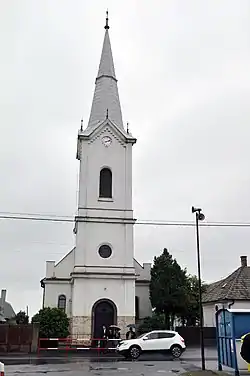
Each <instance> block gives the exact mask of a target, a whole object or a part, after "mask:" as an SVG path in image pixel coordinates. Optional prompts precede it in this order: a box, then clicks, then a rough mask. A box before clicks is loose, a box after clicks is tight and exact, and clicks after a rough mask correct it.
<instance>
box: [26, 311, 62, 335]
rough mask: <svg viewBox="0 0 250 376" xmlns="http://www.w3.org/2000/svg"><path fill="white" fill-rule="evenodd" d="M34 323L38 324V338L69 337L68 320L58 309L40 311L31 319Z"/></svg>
mask: <svg viewBox="0 0 250 376" xmlns="http://www.w3.org/2000/svg"><path fill="white" fill-rule="evenodd" d="M34 322H39V324H40V329H39V335H40V338H66V337H67V336H68V335H69V319H68V317H67V315H66V313H65V312H64V311H63V310H61V309H60V308H49V307H46V308H43V309H40V311H39V312H38V313H37V314H36V315H35V316H33V318H32V323H34Z"/></svg>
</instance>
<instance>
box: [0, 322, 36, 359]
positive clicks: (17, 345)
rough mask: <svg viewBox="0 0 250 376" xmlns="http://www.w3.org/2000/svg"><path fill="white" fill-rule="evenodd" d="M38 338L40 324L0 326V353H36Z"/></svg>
mask: <svg viewBox="0 0 250 376" xmlns="http://www.w3.org/2000/svg"><path fill="white" fill-rule="evenodd" d="M38 338H39V324H27V325H8V324H0V352H5V353H6V352H7V353H8V352H22V353H31V352H34V353H35V352H36V351H37V346H38Z"/></svg>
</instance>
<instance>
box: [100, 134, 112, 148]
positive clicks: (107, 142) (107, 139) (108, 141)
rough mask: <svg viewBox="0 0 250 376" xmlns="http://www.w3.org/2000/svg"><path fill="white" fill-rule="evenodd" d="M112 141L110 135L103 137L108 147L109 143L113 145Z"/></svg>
mask: <svg viewBox="0 0 250 376" xmlns="http://www.w3.org/2000/svg"><path fill="white" fill-rule="evenodd" d="M111 142H112V138H111V137H109V136H104V137H103V138H102V143H103V145H104V146H106V147H108V146H109V145H111Z"/></svg>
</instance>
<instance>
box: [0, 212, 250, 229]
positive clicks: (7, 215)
mask: <svg viewBox="0 0 250 376" xmlns="http://www.w3.org/2000/svg"><path fill="white" fill-rule="evenodd" d="M0 219H9V220H10V219H12V220H26V221H42V222H65V223H74V222H75V219H74V218H72V217H69V216H58V215H48V216H44V215H43V214H31V213H11V212H2V213H1V212H0ZM135 224H136V225H144V226H175V227H194V226H195V223H193V222H191V221H164V220H146V219H145V220H137V221H136V222H135ZM199 225H200V226H201V227H250V223H248V222H205V223H204V222H201V223H200V224H199Z"/></svg>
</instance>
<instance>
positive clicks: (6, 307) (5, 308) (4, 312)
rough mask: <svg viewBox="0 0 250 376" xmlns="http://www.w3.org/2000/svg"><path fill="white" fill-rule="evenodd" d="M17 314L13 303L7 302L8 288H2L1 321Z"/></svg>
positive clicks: (0, 299)
mask: <svg viewBox="0 0 250 376" xmlns="http://www.w3.org/2000/svg"><path fill="white" fill-rule="evenodd" d="M15 316H16V314H15V311H14V309H13V308H12V306H11V304H10V303H8V302H6V290H2V291H1V298H0V322H5V321H8V320H10V319H12V318H13V317H15Z"/></svg>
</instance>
